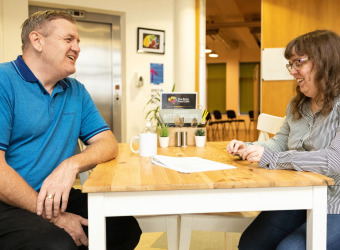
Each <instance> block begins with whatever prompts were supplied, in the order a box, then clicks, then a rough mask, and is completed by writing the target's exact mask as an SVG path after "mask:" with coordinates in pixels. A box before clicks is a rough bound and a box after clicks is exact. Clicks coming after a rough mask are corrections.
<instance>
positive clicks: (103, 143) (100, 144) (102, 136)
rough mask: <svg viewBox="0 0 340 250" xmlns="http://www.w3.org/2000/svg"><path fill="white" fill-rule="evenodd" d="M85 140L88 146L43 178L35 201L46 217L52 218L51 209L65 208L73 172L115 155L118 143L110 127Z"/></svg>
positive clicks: (40, 211) (93, 165) (107, 159)
mask: <svg viewBox="0 0 340 250" xmlns="http://www.w3.org/2000/svg"><path fill="white" fill-rule="evenodd" d="M87 143H88V144H89V146H87V147H86V149H85V150H84V151H83V152H81V153H80V154H77V155H74V156H72V157H70V158H68V159H66V160H64V161H63V162H62V163H61V164H60V165H59V166H58V167H57V168H56V169H55V170H54V171H53V172H52V173H51V174H50V175H49V176H48V177H47V178H46V179H45V181H44V183H43V185H42V187H41V189H40V192H39V196H38V201H37V213H38V215H41V214H42V212H43V211H44V208H45V213H46V217H47V218H49V219H50V218H52V211H53V216H54V217H56V216H58V213H59V209H60V210H61V212H65V210H66V207H67V202H68V198H69V193H70V189H71V187H72V185H73V183H74V180H75V177H76V175H77V174H78V173H80V172H84V171H86V170H89V169H91V168H93V167H95V166H96V165H97V164H99V163H102V162H106V161H109V160H112V159H114V158H115V157H117V155H118V143H117V141H116V139H115V137H114V135H113V134H112V132H111V131H109V130H107V131H104V132H101V133H99V134H97V135H95V136H93V137H92V138H90V139H89V140H88V141H87ZM49 195H53V199H46V197H48V196H49ZM60 201H61V202H62V205H61V208H60Z"/></svg>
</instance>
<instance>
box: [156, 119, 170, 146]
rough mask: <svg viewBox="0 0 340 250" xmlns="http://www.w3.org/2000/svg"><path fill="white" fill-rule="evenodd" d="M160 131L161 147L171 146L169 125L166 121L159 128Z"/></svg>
mask: <svg viewBox="0 0 340 250" xmlns="http://www.w3.org/2000/svg"><path fill="white" fill-rule="evenodd" d="M158 132H159V146H160V147H161V148H167V147H168V146H169V127H168V125H166V124H165V123H162V124H161V125H160V127H159V128H158Z"/></svg>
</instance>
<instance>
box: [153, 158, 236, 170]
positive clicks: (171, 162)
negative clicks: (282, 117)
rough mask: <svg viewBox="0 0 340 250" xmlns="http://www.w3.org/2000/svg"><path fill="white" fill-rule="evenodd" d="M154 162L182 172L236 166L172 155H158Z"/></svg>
mask: <svg viewBox="0 0 340 250" xmlns="http://www.w3.org/2000/svg"><path fill="white" fill-rule="evenodd" d="M152 163H154V164H157V165H159V166H162V167H166V168H170V169H173V170H176V171H178V172H182V173H193V172H204V171H214V170H223V169H232V168H236V167H235V166H231V165H228V164H224V163H220V162H216V161H210V160H206V159H203V158H200V157H171V156H164V155H156V156H154V157H152Z"/></svg>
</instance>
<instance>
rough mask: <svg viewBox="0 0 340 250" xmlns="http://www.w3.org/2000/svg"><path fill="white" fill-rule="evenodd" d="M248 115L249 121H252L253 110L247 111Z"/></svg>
mask: <svg viewBox="0 0 340 250" xmlns="http://www.w3.org/2000/svg"><path fill="white" fill-rule="evenodd" d="M248 115H249V119H250V120H253V119H254V110H249V111H248Z"/></svg>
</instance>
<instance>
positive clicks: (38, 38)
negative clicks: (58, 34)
mask: <svg viewBox="0 0 340 250" xmlns="http://www.w3.org/2000/svg"><path fill="white" fill-rule="evenodd" d="M29 39H30V42H31V44H32V47H33V48H34V49H35V50H36V51H38V52H41V51H42V47H43V44H44V37H43V36H42V35H41V34H40V33H39V32H37V31H32V32H31V33H30V34H29Z"/></svg>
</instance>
